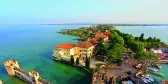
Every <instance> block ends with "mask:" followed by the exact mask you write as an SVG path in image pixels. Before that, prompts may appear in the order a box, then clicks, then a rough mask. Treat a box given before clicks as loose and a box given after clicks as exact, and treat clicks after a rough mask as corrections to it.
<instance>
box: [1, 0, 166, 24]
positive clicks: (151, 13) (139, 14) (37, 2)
mask: <svg viewBox="0 0 168 84" xmlns="http://www.w3.org/2000/svg"><path fill="white" fill-rule="evenodd" d="M0 23H1V24H4V23H5V24H6V23H7V24H8V23H9V24H11V23H12V24H15V23H16V24H19V23H21V24H22V23H24V24H25V23H28V24H38V23H168V0H0Z"/></svg>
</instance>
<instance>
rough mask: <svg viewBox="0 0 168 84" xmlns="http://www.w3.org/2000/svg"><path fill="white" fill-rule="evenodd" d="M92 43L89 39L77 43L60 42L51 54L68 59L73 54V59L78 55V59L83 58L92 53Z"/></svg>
mask: <svg viewBox="0 0 168 84" xmlns="http://www.w3.org/2000/svg"><path fill="white" fill-rule="evenodd" d="M93 49H94V45H93V44H92V43H90V42H89V41H85V42H81V43H78V44H60V45H57V46H55V48H54V50H53V52H54V54H53V56H54V57H55V58H57V59H64V60H70V58H71V56H74V60H76V58H77V57H79V59H80V60H83V61H84V60H85V58H86V56H88V57H91V56H92V55H93Z"/></svg>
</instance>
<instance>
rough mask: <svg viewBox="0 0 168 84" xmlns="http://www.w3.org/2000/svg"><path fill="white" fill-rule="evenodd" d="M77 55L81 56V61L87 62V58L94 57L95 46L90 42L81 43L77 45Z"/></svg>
mask: <svg viewBox="0 0 168 84" xmlns="http://www.w3.org/2000/svg"><path fill="white" fill-rule="evenodd" d="M75 48H76V49H75V50H77V52H76V54H77V55H78V56H79V59H81V60H83V61H84V60H85V59H86V56H87V57H92V56H93V49H94V45H93V44H92V43H90V42H89V41H85V42H81V43H78V44H76V45H75Z"/></svg>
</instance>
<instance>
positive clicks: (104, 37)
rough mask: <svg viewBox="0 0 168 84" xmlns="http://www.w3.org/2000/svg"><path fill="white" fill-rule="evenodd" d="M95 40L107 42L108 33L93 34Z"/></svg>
mask: <svg viewBox="0 0 168 84" xmlns="http://www.w3.org/2000/svg"><path fill="white" fill-rule="evenodd" d="M95 38H96V39H97V40H100V38H103V40H104V41H108V40H109V33H108V32H104V33H101V32H97V33H96V34H95Z"/></svg>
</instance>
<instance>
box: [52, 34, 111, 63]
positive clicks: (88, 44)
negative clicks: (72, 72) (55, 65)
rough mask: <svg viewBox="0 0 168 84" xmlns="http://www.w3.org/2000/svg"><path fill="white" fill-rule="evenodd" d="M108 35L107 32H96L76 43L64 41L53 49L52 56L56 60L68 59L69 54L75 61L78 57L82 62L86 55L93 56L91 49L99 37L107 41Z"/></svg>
mask: <svg viewBox="0 0 168 84" xmlns="http://www.w3.org/2000/svg"><path fill="white" fill-rule="evenodd" d="M90 33H91V32H90ZM109 35H110V33H109V32H104V33H101V32H97V33H96V34H95V36H94V38H91V39H89V40H88V41H84V42H80V43H78V44H70V43H66V44H60V45H57V46H55V48H54V50H53V57H54V58H56V59H58V60H60V59H64V60H70V58H71V56H74V61H76V59H77V57H78V58H79V59H80V62H81V61H82V62H84V61H85V60H86V56H87V57H88V58H90V57H92V56H93V50H94V48H95V45H96V44H97V43H98V42H99V40H100V38H103V40H104V41H108V40H109V38H108V37H109Z"/></svg>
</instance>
